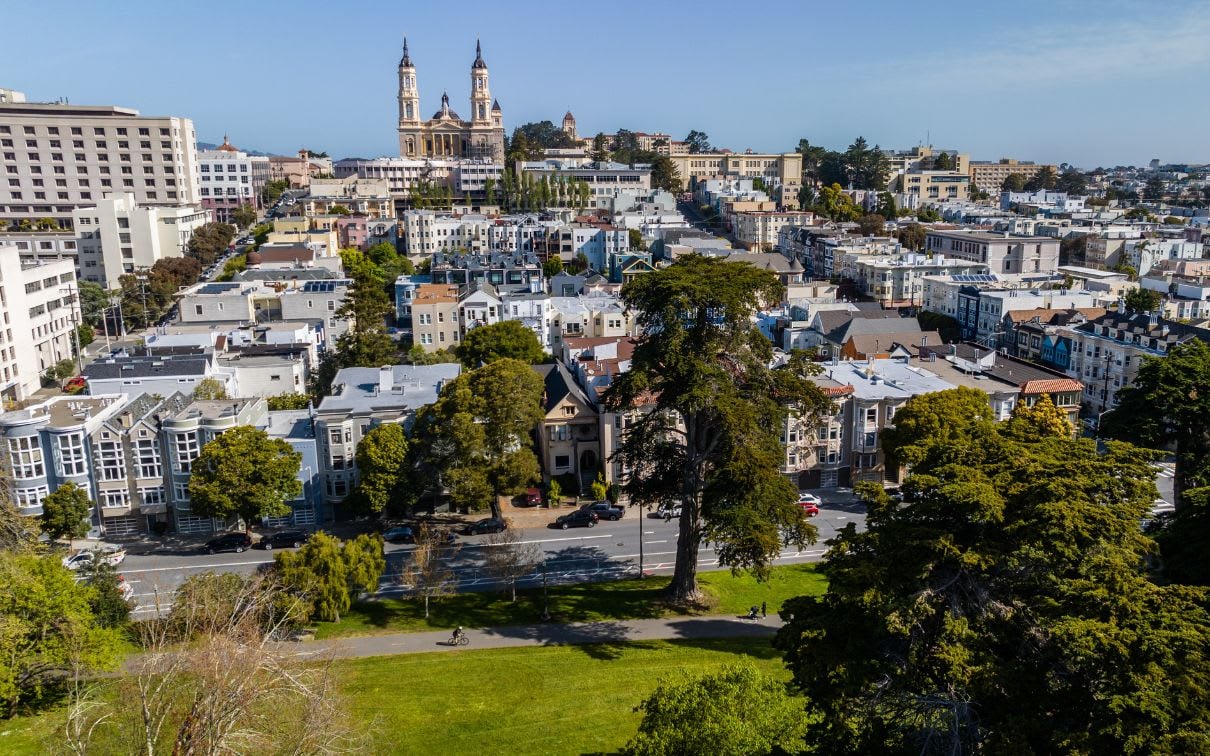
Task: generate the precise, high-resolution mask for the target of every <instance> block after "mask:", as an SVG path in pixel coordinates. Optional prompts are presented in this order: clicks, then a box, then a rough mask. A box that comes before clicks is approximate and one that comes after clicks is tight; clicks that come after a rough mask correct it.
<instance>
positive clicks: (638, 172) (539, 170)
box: [517, 158, 651, 196]
mask: <svg viewBox="0 0 1210 756" xmlns="http://www.w3.org/2000/svg"><path fill="white" fill-rule="evenodd" d="M517 171H518V173H519V174H520V177H521V178H524V177H525V176H527V175H528V176H531V177H533V180H534V181H542V180H546V181H550V182H563V183H568V184H578V183H584V184H587V185H588V188H589V189H591V190H592V194H593V195H594V196H611V195H612V194H613V193H614V190H615V189H619V188H621V189H626V188H631V189H637V190H640V191H644V192H650V191H651V168H650V167H648V166H643V165H634V166H630V165H624V164H622V163H610V162H601V163H594V162H591V161H586V160H564V159H559V158H549V159H547V160H537V161H530V162H525V161H522V162H520V163H518V164H517Z"/></svg>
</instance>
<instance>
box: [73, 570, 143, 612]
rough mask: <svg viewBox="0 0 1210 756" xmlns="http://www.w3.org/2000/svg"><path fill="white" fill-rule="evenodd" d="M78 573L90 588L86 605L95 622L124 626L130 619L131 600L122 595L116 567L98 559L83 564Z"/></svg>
mask: <svg viewBox="0 0 1210 756" xmlns="http://www.w3.org/2000/svg"><path fill="white" fill-rule="evenodd" d="M78 574H80V575H81V576H82V577H83V578H84V582H85V583H86V584H87V585H88V587H90V588H92V594H91V595H90V596H89V597H88V606H89V608H90V609H91V610H92V615H93V617H95V618H96V621H97V624H98V625H100V626H101V627H119V628H120V627H125V626H126V623H127V622H129V621H130V610H131V609H132V608H133V606H132V605H133V600H131V601H127V600H126V598H125V597H124V596H123V595H122V589H121V587H120V582H119V581H120V580H121V578H120V577H119V576H118V571H117V569H115V568H114V566H113V565H111V564H110V563H109V562H106V561H104V560H102V559H98V560H95V561H94V562H92V563H91V564H88V565H85V566H84V567H83V568H81V570H80V572H79V573H78Z"/></svg>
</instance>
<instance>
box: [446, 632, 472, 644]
mask: <svg viewBox="0 0 1210 756" xmlns="http://www.w3.org/2000/svg"><path fill="white" fill-rule="evenodd" d="M470 642H471V639H470V638H468V637H466V634H465V633H463V634H462V635H454V636H451V637H450V645H451V646H466V645H468V644H470Z"/></svg>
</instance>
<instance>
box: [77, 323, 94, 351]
mask: <svg viewBox="0 0 1210 756" xmlns="http://www.w3.org/2000/svg"><path fill="white" fill-rule="evenodd" d="M96 340H97V332H96V329H94V328H93V327H92V326H90V325H89V324H88V323H81V324H80V325H78V326H76V341H77V343H79V345H80V348H81V349H83V348H84V347H86V346H88V345H89V344H91V343H92V342H94V341H96Z"/></svg>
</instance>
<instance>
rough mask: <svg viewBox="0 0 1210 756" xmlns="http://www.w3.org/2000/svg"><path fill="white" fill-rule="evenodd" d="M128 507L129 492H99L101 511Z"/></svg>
mask: <svg viewBox="0 0 1210 756" xmlns="http://www.w3.org/2000/svg"><path fill="white" fill-rule="evenodd" d="M129 506H130V492H129V491H127V490H126V489H125V488H123V489H121V490H118V491H102V492H101V508H102V509H125V508H127V507H129Z"/></svg>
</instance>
